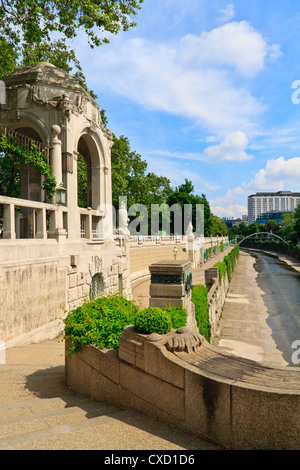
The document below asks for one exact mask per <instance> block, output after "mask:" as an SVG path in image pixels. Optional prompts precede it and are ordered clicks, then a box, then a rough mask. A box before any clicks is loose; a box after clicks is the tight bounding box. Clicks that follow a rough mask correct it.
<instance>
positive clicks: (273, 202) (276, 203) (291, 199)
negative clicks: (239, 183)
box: [248, 191, 300, 225]
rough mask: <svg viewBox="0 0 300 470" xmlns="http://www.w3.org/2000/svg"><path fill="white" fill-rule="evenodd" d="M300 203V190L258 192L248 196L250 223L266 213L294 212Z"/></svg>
mask: <svg viewBox="0 0 300 470" xmlns="http://www.w3.org/2000/svg"><path fill="white" fill-rule="evenodd" d="M299 205H300V192H299V193H293V192H292V191H278V192H276V193H267V192H264V193H256V194H253V195H251V196H249V197H248V225H251V224H253V223H254V222H255V221H256V220H257V219H259V220H260V219H261V216H262V214H266V213H272V212H274V213H275V212H276V213H287V212H293V211H294V210H295V209H297V207H298V206H299Z"/></svg>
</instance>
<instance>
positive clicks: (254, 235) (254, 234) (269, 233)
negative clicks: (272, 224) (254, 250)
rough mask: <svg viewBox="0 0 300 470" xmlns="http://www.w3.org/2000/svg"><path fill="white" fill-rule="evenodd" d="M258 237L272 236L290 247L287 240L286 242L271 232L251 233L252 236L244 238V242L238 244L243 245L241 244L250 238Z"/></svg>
mask: <svg viewBox="0 0 300 470" xmlns="http://www.w3.org/2000/svg"><path fill="white" fill-rule="evenodd" d="M257 235H268V236H271V237H275V238H278V239H279V240H281V241H282V242H283V243H285V244H286V245H288V242H287V241H286V240H284V239H283V238H281V237H279V235H275V233H271V232H255V233H251V235H248V236H247V237H245V238H243V240H241V241H240V242H238V244H239V245H241V243H243V242H244V241H245V240H247V239H248V238H251V237H256V236H257Z"/></svg>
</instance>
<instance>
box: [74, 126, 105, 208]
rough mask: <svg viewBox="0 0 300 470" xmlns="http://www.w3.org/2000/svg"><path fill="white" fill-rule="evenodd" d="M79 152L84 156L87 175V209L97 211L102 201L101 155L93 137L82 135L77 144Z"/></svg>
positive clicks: (86, 134)
mask: <svg viewBox="0 0 300 470" xmlns="http://www.w3.org/2000/svg"><path fill="white" fill-rule="evenodd" d="M77 152H78V153H79V154H80V155H82V156H83V158H84V161H85V164H86V173H87V207H91V208H92V209H97V208H98V207H99V206H100V201H101V174H100V168H101V164H100V160H101V154H100V152H99V147H98V146H97V144H96V142H95V140H94V139H93V137H92V136H91V135H90V134H88V133H82V134H81V136H80V137H79V139H78V142H77Z"/></svg>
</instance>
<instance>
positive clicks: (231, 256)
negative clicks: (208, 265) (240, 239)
mask: <svg viewBox="0 0 300 470" xmlns="http://www.w3.org/2000/svg"><path fill="white" fill-rule="evenodd" d="M239 252H240V247H239V245H236V246H235V247H234V248H233V250H231V251H230V252H229V253H228V255H227V256H225V257H224V261H223V262H220V263H216V264H215V265H214V267H216V268H219V283H220V285H221V284H222V282H223V278H224V277H225V275H226V274H227V278H228V281H229V282H230V281H231V275H232V273H233V271H234V269H235V267H236V263H237V261H238V258H239Z"/></svg>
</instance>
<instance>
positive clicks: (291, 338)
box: [251, 251, 300, 365]
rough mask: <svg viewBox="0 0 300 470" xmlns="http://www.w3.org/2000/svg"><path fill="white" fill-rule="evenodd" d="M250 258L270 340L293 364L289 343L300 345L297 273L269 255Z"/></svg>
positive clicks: (299, 275) (253, 253)
mask: <svg viewBox="0 0 300 470" xmlns="http://www.w3.org/2000/svg"><path fill="white" fill-rule="evenodd" d="M251 255H252V256H254V258H255V259H256V262H255V265H254V267H255V269H256V270H257V272H258V277H257V283H258V285H259V287H260V288H261V289H262V290H263V291H264V295H263V299H264V303H265V306H266V308H267V309H268V314H269V317H268V325H269V327H270V328H271V329H272V332H273V339H274V341H275V342H276V345H277V348H278V349H279V350H280V351H281V352H282V354H283V357H284V359H285V360H286V362H287V363H288V364H289V365H294V364H293V362H292V356H293V353H294V352H295V349H293V348H292V344H293V343H294V342H295V341H299V342H300V273H298V272H296V271H294V270H293V269H292V268H290V267H289V266H288V265H286V264H285V263H284V262H282V261H280V260H278V258H275V257H272V256H270V255H266V254H264V253H258V252H253V251H252V252H251ZM297 349H299V346H298V348H297Z"/></svg>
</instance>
